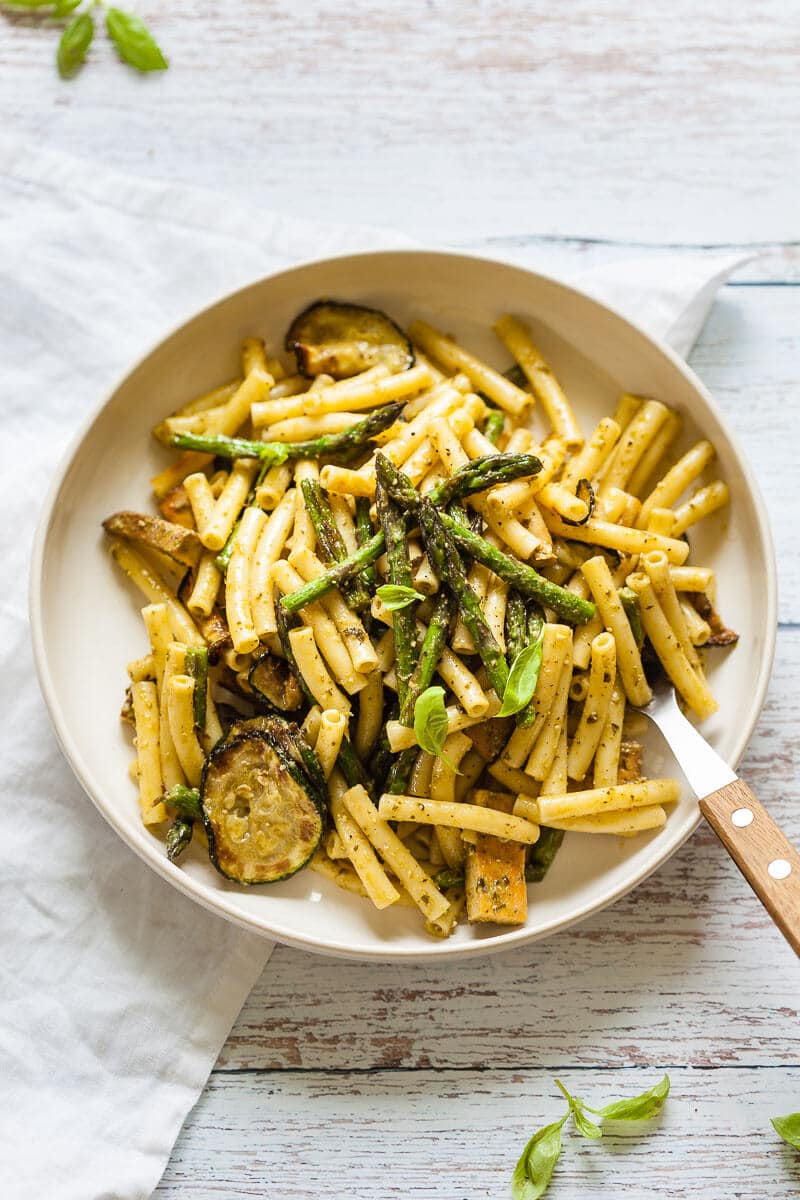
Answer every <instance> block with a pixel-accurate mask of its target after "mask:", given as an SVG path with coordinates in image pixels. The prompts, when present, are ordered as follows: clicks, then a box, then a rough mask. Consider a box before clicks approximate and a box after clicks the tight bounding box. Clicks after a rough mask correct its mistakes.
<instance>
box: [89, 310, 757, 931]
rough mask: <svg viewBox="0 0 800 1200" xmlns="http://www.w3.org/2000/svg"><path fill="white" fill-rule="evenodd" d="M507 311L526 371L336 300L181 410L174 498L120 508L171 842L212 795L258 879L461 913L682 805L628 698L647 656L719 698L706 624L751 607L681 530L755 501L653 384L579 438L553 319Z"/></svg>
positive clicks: (152, 824) (512, 902) (145, 772)
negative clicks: (316, 883)
mask: <svg viewBox="0 0 800 1200" xmlns="http://www.w3.org/2000/svg"><path fill="white" fill-rule="evenodd" d="M494 330H495V333H496V335H497V338H498V352H499V353H500V354H502V353H506V354H507V355H510V356H511V358H513V360H514V365H513V366H512V367H511V368H510V369H509V370H507V371H506V372H505V373H503V372H502V371H501V370H498V369H496V368H495V366H494V365H492V363H491V362H488V361H486V360H485V359H484V358H483V357H480V356H478V355H476V354H475V353H473V351H472V349H471V348H470V347H469V346H462V345H461V344H460V343H459V342H457V341H456V340H454V339H453V338H452V337H450V336H449V335H447V334H445V333H444V332H441V331H439V330H438V329H436V328H434V327H433V326H431V325H429V324H427V323H426V322H424V321H415V322H412V324H411V325H410V327H409V330H408V333H405V332H404V331H403V330H401V329H400V328H399V327H398V326H397V325H396V324H395V323H394V322H393V321H392V320H391V319H390V318H389V317H388V316H386V315H385V314H382V313H380V312H377V310H374V309H366V308H360V307H359V306H357V305H351V304H337V303H335V302H332V301H319V302H317V303H315V304H312V305H311V306H310V307H309V308H308V309H306V310H305V311H304V312H303V313H301V314H300V315H299V316H298V317H297V318H296V319H295V321H294V322H293V324H292V326H291V330H290V334H291V336H289V335H287V343H286V344H287V345H291V346H292V347H293V353H294V356H295V358H296V363H295V362H292V361H289V360H288V359H286V360H284V359H283V358H279V357H277V356H273V355H272V354H271V351H269V352H268V350H267V348H266V347H265V345H264V343H263V342H261V341H259V340H258V339H256V338H248V339H246V341H245V342H244V343H243V345H242V347H241V377H240V378H239V379H235V380H232V381H230V382H228V383H225V384H222V385H221V386H220V387H217V388H214V389H212V390H211V391H208V392H206V393H204V394H203V395H202V396H200V397H197V398H196V399H190V400H188V402H187V403H186V404H185V405H183V407H182V408H181V409H179V410H178V411H177V412H174V413H172V414H171V415H169V416H167V417H165V418H164V420H163V421H162V422H161V423H160V424H159V425H158V426H157V427H156V429H155V430H154V433H155V435H156V437H157V438H158V439H159V440H160V441H161V442H162V443H164V444H166V445H167V446H169V447H172V448H174V449H175V450H176V451H177V456H176V459H175V460H174V461H173V462H172V463H171V464H170V465H169V466H166V467H165V469H164V470H163V471H161V472H160V473H159V474H158V475H156V476H155V478H154V479H153V481H152V483H153V490H154V494H155V498H156V501H157V504H158V506H159V509H160V511H161V512H162V514H163V516H164V517H165V520H163V521H159V520H155V519H153V518H147V519H146V520H142V519H141V518H140V519H139V521H138V526H137V522H136V521H133V522H130V521H128V522H125V521H122V520H120V518H122V517H123V516H127V517H128V518H130V517H134V518H136V517H137V516H138V514H117V517H116V518H115V519H111V518H110V519H109V521H108V522H107V523H106V524H107V526H109V527H111V526H113V528H109V532H113V534H114V540H113V542H112V544H111V553H112V556H113V558H114V560H115V561H116V563H117V564H118V565H119V566H120V568H121V569H122V571H123V572H124V573H125V574H126V575H127V576H128V577H129V578H130V580H131V581H132V582H133V583H134V584H135V585H136V587H137V588H138V590H139V591H140V592H141V593H142V594H143V595H144V597H145V600H146V604H145V607H144V608H143V609H142V616H143V620H144V625H145V629H146V634H147V641H146V643H145V644H144V645H143V646H140V647H139V648H138V649H136V648H134V649H132V651H131V654H130V656H131V661H130V663H129V664H128V676H129V680H130V686H129V695H128V698H127V700H126V705H125V708H124V710H123V716H124V717H125V719H126V721H128V723H129V724H130V725H131V726H132V727H133V728H134V730H135V745H136V760H135V764H134V765H133V766H132V768H131V775H132V778H133V779H134V782H135V785H136V787H137V789H138V799H139V805H140V809H141V816H142V820H143V822H144V823H145V825H146V826H147V827H148V828H150V829H151V830H153V831H154V832H155V833H159V834H164V833H165V831H167V830H168V832H166V843H167V853H168V854H169V856H170V857H171V858H174V857H177V855H178V853H180V850H181V849H182V848H183V847H185V845H186V844H188V842H189V841H190V840H191V838H192V834H193V831H194V829H195V827H197V828H198V830H199V828H200V826H201V825H202V826H203V827H204V829H205V832H206V834H207V835H208V836H207V841H208V850H209V854H210V856H211V860H212V862H213V863H214V865H215V866H216V867H217V868H218V869H219V870H220V871H221V872H222V873H223V874H225V875H226V876H227V877H228V878H229V879H231V880H235V881H238V882H240V883H248V884H249V883H265V882H272V881H276V880H278V879H282V878H285V877H286V876H287V875H290V874H293V873H294V872H295V871H297V870H299V869H301V868H302V867H304V866H306V865H308V866H310V867H311V869H312V870H314V871H315V872H317V873H318V874H319V875H321V876H323V877H324V878H325V879H326V880H327V881H329V883H328V884H326V886H337V887H340V888H343V889H345V890H346V891H349V892H351V893H352V894H353V895H354V896H360V897H363V898H364V899H365V900H366V901H367V902H369V903H371V904H372V905H374V907H375V908H376V909H378V910H380V911H383V910H385V909H387V908H392V907H411V908H413V909H415V910H417V911H418V913H419V914H420V916H421V919H422V921H423V922H424V927H425V928H426V930H427V931H428V933H429V934H430V935H431V936H436V937H446V936H449V935H450V934H451V933H452V932H453V930H454V929H455V928H456V927H457V926H458V924H459V923H460V922H461V921H462V920H464V919H466V920H468V921H476V922H489V923H494V924H514V923H520V922H523V921H525V920H526V917H527V908H528V903H529V897H528V895H527V892H526V879H527V880H529V881H536V880H540V879H542V878H543V876H544V874H545V873H546V871H547V868H548V865H549V863H550V861H551V860H552V856H553V854H554V853H555V850H556V849H557V848H558V845H559V844H560V840H561V838H562V837H564V836H565V835H570V836H573V835H576V834H578V833H580V834H582V835H586V836H596V835H598V834H603V835H606V836H608V835H616V836H622V837H636V836H640V835H642V834H647V833H651V834H652V835H653V836H657V831H658V829H660V828H661V827H662V826H663V825H664V824H665V823H666V822H667V821H668V820H669V816H668V813H669V811H670V808H671V806H673V805H674V804H675V802H676V801H677V800H678V799H679V796H680V785H679V783H678V781H677V780H674V779H668V778H658V779H650V778H647V776H646V774H645V773H644V768H643V765H642V753H643V752H642V746H641V744H640V743H638V742H637V741H636V740H635V739H632V738H631V734H630V732H629V731H630V730H631V729H632V728H633V721H632V717H631V713H632V712H633V713H634V714H635V709H636V708H637V707H639V706H643V705H645V704H647V703H648V701H649V700H650V698H651V696H652V688H651V681H652V674H651V664H654V666H653V669H656V670H660V671H663V672H664V673H665V674H666V675H667V676H668V678H669V679H670V680H671V681H672V683H673V684H674V686H675V688H676V690H677V692H678V695H679V697H680V700H681V702H682V703H683V704H684V705H686V706H687V707H688V708H690V709H691V710H692V711H693V712H694V713H695V714H696V716H697V717H698V718H700V719H704V718H705V717H707V716H709V715H710V714H711V713H713V712H714V711H715V709H716V701H715V699H714V697H713V695H712V692H711V688H710V686H709V682H708V679H707V677H706V667H707V665H708V663H707V659H706V654H707V651H706V647H707V646H710V645H714V644H730V643H731V642H732V641H735V638H736V635H735V634H733V633H731V631H730V630H727V629H726V628H725V626H724V625H723V624H722V622H721V620H720V618H719V617H718V615H717V613H716V612H715V610H714V608H713V605H714V604H715V603H716V582H715V577H714V573H713V571H712V570H711V568H710V567H708V566H706V565H703V564H695V563H693V562H689V561H687V560H688V557H689V553H690V548H689V544H688V542H687V540H686V539H685V537H684V536H683V535H684V534H685V531H686V530H687V529H689V528H691V527H692V526H693V525H694V524H695V523H696V522H698V521H702V520H704V519H706V518H707V517H708V516H710V515H711V514H713V513H714V512H716V511H718V510H719V509H720V508H722V507H724V506H725V505H727V504H728V502H729V498H730V497H729V491H728V488H727V485H726V484H725V483H724V481H723V480H721V479H719V478H713V477H712V478H711V479H706V478H705V477H704V472H705V471H706V468H709V467H710V465H711V464H712V462H713V459H714V448H713V446H712V445H711V443H710V442H708V441H705V440H701V441H697V442H696V443H695V444H694V445H692V446H690V448H689V449H687V450H685V451H683V452H681V451H680V449H679V450H678V451H677V452H676V451H675V449H674V447H676V446H677V445H678V439H679V437H680V435H681V432H682V418H681V416H680V414H678V413H677V412H675V411H673V410H672V409H671V408H670V407H669V406H668V404H666V403H664V401H663V400H660V399H655V398H651V397H647V396H637V395H633V394H628V393H626V394H624V395H623V396H621V397H620V399H619V402H618V403H617V405H616V408H615V410H614V411H613V412H612V413H609V415H607V416H605V417H603V418H602V419H601V420H600V421H599V422H598V423H597V424H596V426H595V427H594V429H591V430H588V431H587V435H586V436H585V437H584V434H583V432H582V430H581V427H580V423H579V420H578V416H577V415H576V412H575V410H574V408H573V406H572V404H571V401H570V397H569V394H568V390H565V388H564V387H563V386H562V384H561V383H560V382H559V380H558V378H557V375H556V373H555V372H554V370H553V368H552V366H551V364H550V363H548V362H547V360H546V358H545V357H544V356H543V355H542V353H541V350H540V349H539V348H538V347H539V345H540V344H541V343H540V342H539V335H538V333H537V332H536V331H534V330H531V329H529V328H528V327H527V325H525V324H524V323H523V322H522V321H521V320H520V319H518V318H517V317H516V316H511V315H505V316H501V317H500V319H499V320H498V321H497V322H496V324H495V326H494ZM544 344H546V342H545V343H544ZM176 514H177V515H176ZM173 516H175V517H176V520H180V522H181V525H180V528H179V527H178V526H177V525H175V523H174V522H173V520H172V518H173ZM148 522H149V523H148ZM134 527H136V528H134ZM176 530H178V531H179V533H180V535H181V536H180V538H176V536H175V531H176ZM176 546H177V547H179V551H177V552H176V550H175V547H176ZM170 554H172V555H174V556H175V557H174V558H172V559H171V558H170ZM720 630H721V631H722V632H721V633H720ZM137 655H138V657H136V656H137ZM648 675H650V678H649V679H648ZM501 712H502V713H503V714H506V713H508V714H509V715H508V716H506V715H502V716H501V715H500V714H501ZM169 823H171V824H169ZM176 847H177V849H176ZM530 899H531V900H533V899H535V892H534V893H532V895H531V897H530Z"/></svg>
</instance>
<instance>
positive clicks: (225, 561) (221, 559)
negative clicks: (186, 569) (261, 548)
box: [214, 517, 242, 575]
mask: <svg viewBox="0 0 800 1200" xmlns="http://www.w3.org/2000/svg"><path fill="white" fill-rule="evenodd" d="M241 523H242V520H241V517H237V518H236V520H235V521H234V522H233V529H231V531H230V533H229V534H228V537H227V540H226V542H225V545H224V546H223V547H222V549H221V550H220V552H219V554H218V555H217V556H216V558H215V559H214V566H215V567H216V568H217V570H218V571H221V572H222V574H223V575H225V574H227V571H228V567H229V566H230V562H231V555H232V554H233V543H234V542H235V541H236V535H237V533H238V532H239V526H240V525H241Z"/></svg>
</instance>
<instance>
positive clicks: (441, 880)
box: [433, 867, 464, 891]
mask: <svg viewBox="0 0 800 1200" xmlns="http://www.w3.org/2000/svg"><path fill="white" fill-rule="evenodd" d="M433 882H434V883H435V884H436V886H437V888H439V890H440V891H441V890H442V889H443V888H451V887H463V886H464V872H463V871H457V870H453V869H452V868H451V867H444V868H443V870H441V871H438V872H437V873H436V875H434V877H433Z"/></svg>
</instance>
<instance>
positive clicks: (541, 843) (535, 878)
mask: <svg viewBox="0 0 800 1200" xmlns="http://www.w3.org/2000/svg"><path fill="white" fill-rule="evenodd" d="M563 840H564V831H563V829H548V828H547V827H546V826H544V825H543V826H542V828H541V831H540V833H539V840H538V842H536V844H535V845H534V846H532V847H531V854H530V858H529V859H528V865H527V866H526V868H525V878H526V879H527V880H528V882H529V883H541V881H542V880H543V879H544V877H545V875H546V874H547V872H548V871H549V870H550V867H551V866H552V863H553V859H554V858H555V856H556V854H557V853H558V849H559V846H560V845H561V843H562V842H563Z"/></svg>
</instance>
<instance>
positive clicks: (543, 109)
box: [0, 0, 800, 242]
mask: <svg viewBox="0 0 800 1200" xmlns="http://www.w3.org/2000/svg"><path fill="white" fill-rule="evenodd" d="M137 10H138V11H141V13H142V15H143V16H145V17H146V18H148V19H149V20H150V22H151V23H152V25H153V27H154V29H155V30H156V32H157V35H158V37H159V39H160V41H161V42H162V43H163V45H164V47H165V49H166V50H167V52H168V55H169V57H170V59H171V61H172V64H173V65H172V67H171V69H170V70H169V71H168V72H166V73H165V74H163V75H154V76H152V77H149V78H138V77H136V76H135V75H134V74H133V73H131V72H128V71H126V70H124V69H123V68H121V67H120V66H119V65H118V64H117V63H116V62H115V61H114V58H113V52H112V50H111V48H110V47H109V45H108V44H107V42H106V40H105V38H104V37H98V38H97V40H96V42H95V45H94V46H93V47H92V50H91V55H90V62H89V64H88V66H87V69H86V70H85V71H84V72H83V73H82V74H81V75H80V77H79V78H78V79H76V80H74V81H73V82H71V83H70V84H68V85H67V84H64V83H62V82H61V81H60V80H59V79H58V77H57V76H56V74H55V71H54V69H53V55H54V52H55V35H54V32H53V30H52V29H46V28H42V27H40V26H39V23H38V22H37V21H36V20H34V19H31V18H24V17H19V16H10V15H8V13H7V10H4V13H3V16H2V18H0V20H2V21H3V26H2V29H3V36H2V40H1V41H0V81H2V83H0V110H1V111H2V112H3V114H4V126H8V127H11V128H18V129H19V130H21V131H24V132H25V133H27V134H28V135H29V136H30V137H31V139H32V140H33V141H35V142H39V141H45V142H47V143H50V144H53V145H59V146H61V147H63V148H64V149H67V150H71V151H72V152H74V153H79V154H82V155H88V156H89V157H93V158H96V159H97V160H98V161H103V162H111V163H113V164H115V165H118V166H125V167H128V168H134V169H137V170H139V171H141V172H143V173H144V174H152V175H164V174H168V175H169V176H170V177H171V178H173V179H180V180H186V181H190V182H193V183H197V182H204V183H206V184H210V185H212V186H214V187H217V188H220V189H228V190H237V191H239V192H240V193H243V194H249V195H250V196H252V197H254V198H256V199H257V200H258V201H259V202H260V203H262V204H266V205H269V206H270V207H273V208H278V209H285V210H287V211H291V212H294V213H297V214H299V215H305V216H320V215H324V216H325V217H326V218H328V219H330V220H350V221H360V222H367V223H376V222H378V223H384V224H388V225H396V226H398V227H402V228H404V229H406V230H408V231H410V232H415V233H417V234H419V235H420V236H424V237H432V238H436V239H440V240H452V239H455V238H463V237H468V236H471V235H474V234H475V233H476V232H478V233H485V232H490V231H491V232H493V233H519V232H522V233H555V234H568V235H570V236H574V235H576V234H581V235H584V236H589V237H591V236H599V237H603V238H614V239H617V240H623V241H624V240H634V241H640V240H644V241H660V242H664V241H666V242H718V241H735V242H742V241H757V242H763V241H765V240H772V241H776V240H778V241H780V240H792V239H795V238H796V236H797V222H796V210H797V203H796V189H795V181H796V178H797V174H798V166H800V141H798V138H797V136H796V122H797V110H798V101H799V100H800V73H798V70H797V22H796V10H795V8H794V6H793V5H791V4H788V5H787V4H786V3H785V0H764V3H762V4H760V5H759V7H758V17H757V29H755V28H754V24H753V14H752V6H751V5H750V4H749V3H748V0H725V2H722V0H712V2H710V3H706V4H703V5H697V4H695V3H694V2H693V0H674V3H672V4H671V5H670V6H669V7H668V8H665V6H664V5H663V4H661V3H659V2H658V0H640V3H638V4H637V5H636V6H635V7H634V8H632V7H631V5H630V4H629V3H628V0H573V2H572V3H570V4H568V5H556V6H553V5H552V4H549V3H545V0H533V2H532V3H528V4H523V5H521V4H518V3H515V2H513V0H493V2H491V3H487V2H485V0H467V2H465V0H437V2H436V3H428V2H426V0H406V2H405V3H404V4H403V5H386V4H379V3H377V0H354V2H353V3H350V4H347V5H342V4H339V3H337V2H336V0H305V2H304V3H303V5H302V6H300V7H299V8H298V7H297V6H288V7H283V6H280V5H269V6H264V5H263V3H261V2H260V0H240V2H239V3H237V4H235V5H234V4H217V5H211V4H203V5H198V4H197V3H196V2H195V0H173V2H172V3H171V4H169V5H165V4H158V3H156V0H142V2H141V3H140V4H139V5H138V6H137Z"/></svg>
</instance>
